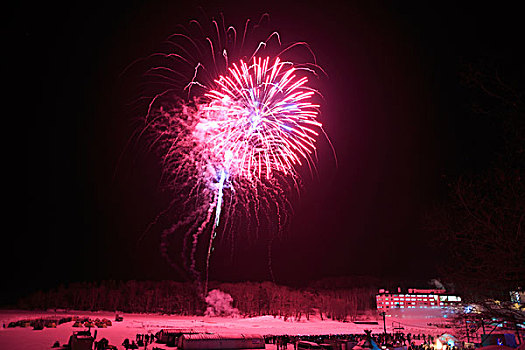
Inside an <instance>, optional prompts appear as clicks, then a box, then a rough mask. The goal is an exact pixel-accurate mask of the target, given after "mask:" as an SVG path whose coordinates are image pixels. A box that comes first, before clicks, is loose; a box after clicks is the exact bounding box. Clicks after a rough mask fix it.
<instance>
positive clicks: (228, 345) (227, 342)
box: [178, 333, 265, 349]
mask: <svg viewBox="0 0 525 350" xmlns="http://www.w3.org/2000/svg"><path fill="white" fill-rule="evenodd" d="M178 348H179V349H264V348H265V344H264V337H263V336H262V335H259V334H233V335H221V334H204V333H199V334H183V335H182V336H181V337H180V338H179V343H178Z"/></svg>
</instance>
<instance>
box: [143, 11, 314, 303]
mask: <svg viewBox="0 0 525 350" xmlns="http://www.w3.org/2000/svg"><path fill="white" fill-rule="evenodd" d="M265 18H266V16H263V17H262V19H265ZM221 19H222V18H221ZM211 23H212V31H211V34H210V35H204V33H205V32H206V30H205V29H203V27H202V26H201V25H200V24H199V23H198V22H196V21H192V22H190V26H189V29H185V30H184V31H183V33H180V34H174V35H172V36H171V37H170V38H169V39H168V40H167V41H166V46H167V50H166V52H165V53H156V54H154V55H151V56H150V57H149V60H150V61H154V62H155V63H154V65H153V67H152V68H149V69H148V70H147V71H146V74H145V76H146V77H147V78H148V82H147V86H148V87H149V88H151V87H152V86H153V89H152V90H154V91H155V93H154V94H150V95H149V97H148V96H145V97H144V98H146V99H147V101H148V110H147V113H146V118H145V123H146V125H145V127H143V128H142V133H145V134H147V135H149V137H150V138H151V145H152V146H154V148H156V149H157V150H158V151H159V152H160V155H161V158H162V166H163V183H164V184H165V185H166V186H167V187H169V188H170V189H171V190H173V191H174V192H173V193H174V202H173V203H176V205H177V206H178V208H179V209H180V210H181V212H182V213H183V215H184V218H183V219H182V220H180V221H179V222H177V223H176V224H175V225H173V226H172V227H170V228H169V229H167V230H165V231H164V233H163V235H162V241H163V243H162V248H161V251H162V253H163V255H164V256H165V257H166V258H167V259H168V261H170V262H172V263H173V260H172V259H171V257H170V255H169V249H168V246H169V243H168V238H169V237H171V236H172V235H173V234H175V233H176V232H181V231H182V232H185V234H184V239H183V243H182V255H183V257H185V258H183V260H182V261H183V264H184V268H185V269H186V270H187V271H189V272H190V273H191V274H192V276H193V277H194V278H195V279H196V280H197V281H201V280H202V279H204V288H203V291H204V295H206V292H207V283H208V273H209V263H210V257H211V254H212V252H213V249H214V240H215V238H216V237H217V233H218V232H219V231H221V232H227V231H229V232H230V233H231V234H232V235H233V232H235V229H234V225H235V220H233V219H232V218H233V217H234V216H238V217H247V218H250V220H253V221H254V222H255V224H254V227H255V228H257V227H259V224H260V220H267V221H268V222H275V220H276V221H277V223H276V226H277V227H278V230H280V229H281V228H282V227H283V225H285V224H286V223H287V221H288V219H289V213H290V211H291V204H290V202H289V200H288V198H287V194H288V193H289V192H290V190H292V189H294V188H298V187H299V186H300V176H299V173H298V169H299V167H301V166H303V165H304V164H306V165H307V166H308V167H309V168H310V169H312V167H315V162H314V160H315V149H316V148H315V143H316V140H317V138H318V136H319V134H320V132H321V133H322V124H321V123H320V122H319V120H318V118H317V116H318V112H319V107H320V106H319V104H317V103H316V102H314V101H316V100H318V97H319V94H318V93H317V91H316V90H315V89H313V88H312V87H310V86H309V77H311V76H312V75H316V73H317V72H318V71H320V69H319V67H318V66H317V65H316V64H315V57H314V56H313V54H311V51H310V50H309V48H308V46H307V45H306V44H304V43H295V44H292V45H290V46H287V47H284V48H283V47H282V45H281V42H280V37H279V35H278V34H277V33H276V32H273V33H271V34H270V35H268V36H266V37H265V40H262V41H256V42H255V45H254V46H252V49H251V50H250V49H249V44H248V42H249V41H250V37H251V36H253V33H254V32H255V29H257V28H258V27H259V26H260V24H261V21H260V22H259V23H258V24H257V25H255V26H252V27H250V21H247V22H246V25H245V27H244V32H243V35H242V38H241V37H240V36H239V37H238V35H237V31H236V29H235V28H234V27H228V28H226V27H225V26H224V20H222V22H220V21H219V22H217V21H211ZM252 41H253V40H252ZM275 47H276V48H277V50H275V49H273V48H275ZM298 48H303V49H305V50H304V51H305V52H307V53H308V54H309V55H308V59H311V58H313V62H300V63H296V62H294V61H293V60H290V59H283V58H282V57H283V56H286V54H288V53H290V52H291V51H293V50H292V49H298ZM246 52H249V55H246ZM261 213H266V214H263V215H262V216H266V217H265V218H263V217H262V216H261ZM269 213H272V214H273V215H274V216H275V218H270V217H269V216H270V214H269ZM228 226H229V230H228V229H227V227H228ZM205 237H208V238H205ZM203 239H204V241H205V242H206V244H205V248H202V247H201V245H202V243H200V242H201V241H203ZM232 241H233V240H232ZM199 251H202V254H204V255H205V266H204V268H203V269H204V273H205V276H204V278H202V276H201V272H200V271H201V270H202V268H201V269H199V266H198V259H197V256H198V255H199Z"/></svg>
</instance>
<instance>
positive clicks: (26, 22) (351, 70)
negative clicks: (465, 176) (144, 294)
mask: <svg viewBox="0 0 525 350" xmlns="http://www.w3.org/2000/svg"><path fill="white" fill-rule="evenodd" d="M363 3H366V4H362V3H361V4H358V3H357V2H355V3H354V2H353V1H341V2H334V1H319V2H301V3H299V2H293V1H287V0H281V1H269V2H268V1H265V2H258V3H255V4H253V3H252V2H248V1H245V2H233V1H232V2H227V1H225V2H220V1H217V2H212V1H205V2H192V1H186V2H181V1H167V2H159V1H148V2H141V1H112V2H107V3H106V2H99V3H94V2H84V3H79V4H76V5H73V4H70V5H68V6H66V7H62V6H59V5H54V4H49V3H45V4H43V3H38V4H37V3H35V4H31V3H21V4H19V5H17V6H14V7H13V8H11V9H7V10H6V11H5V16H7V20H6V21H5V23H7V25H8V28H7V33H8V39H7V42H8V44H7V50H6V55H4V57H3V59H2V60H3V61H4V64H3V67H2V71H3V72H4V74H3V75H4V79H5V80H4V81H5V83H6V85H7V86H8V87H9V90H10V91H9V92H8V93H7V95H4V96H3V97H4V98H3V100H4V103H3V105H4V107H5V111H6V115H4V119H5V120H7V121H8V123H7V124H6V126H4V135H5V137H6V140H9V142H8V146H7V148H6V153H8V157H7V158H8V159H10V161H9V163H10V166H8V167H7V169H8V171H9V172H10V173H11V174H12V175H14V178H13V179H12V180H10V181H9V182H8V183H6V184H5V185H6V187H7V191H6V192H8V193H9V194H10V195H9V197H10V199H9V200H8V203H10V204H9V206H10V207H11V208H10V210H9V211H8V217H7V220H6V225H5V226H6V228H5V229H4V232H3V241H4V244H3V259H2V266H3V268H2V274H3V280H4V281H7V282H8V283H7V284H8V285H10V286H11V287H9V288H8V289H7V291H6V292H5V293H4V296H5V300H13V298H15V297H18V296H20V295H22V294H24V293H26V292H28V291H31V290H35V289H40V288H49V287H54V286H56V285H58V284H59V283H67V282H71V281H83V280H101V279H169V278H177V275H176V274H175V272H174V271H172V270H171V269H170V268H169V267H168V265H167V264H166V263H165V262H164V261H163V259H162V258H161V257H160V254H159V252H158V251H159V249H158V235H159V234H160V232H161V230H162V228H163V227H162V225H161V224H160V225H158V226H156V227H154V228H153V229H152V230H151V231H150V232H148V233H147V234H146V235H145V236H144V237H143V238H142V239H140V237H141V235H142V234H143V233H144V230H145V228H146V227H147V225H148V224H149V223H150V222H151V221H152V220H153V219H154V218H155V216H156V215H157V214H158V213H159V212H160V211H161V210H162V209H164V208H165V207H166V205H167V203H168V202H169V196H168V194H167V193H163V192H161V191H160V190H159V187H158V184H159V176H160V168H159V166H158V164H157V159H156V158H155V156H154V155H153V154H148V153H147V152H146V151H144V150H141V149H140V148H137V147H131V148H126V142H127V140H128V139H129V137H130V136H131V134H132V133H133V131H134V125H136V124H134V121H133V120H132V119H131V116H130V114H129V113H126V108H125V106H123V103H124V100H125V96H123V93H122V91H123V90H125V87H123V86H122V80H121V79H119V74H120V73H121V72H122V71H123V70H124V68H125V67H126V66H127V65H128V64H130V63H131V62H132V61H134V60H135V59H137V58H139V57H144V56H146V55H148V54H150V53H152V52H154V51H155V49H156V48H158V45H159V43H160V42H161V41H162V40H163V39H165V38H166V37H167V36H169V35H170V34H172V33H174V32H175V31H176V30H177V25H178V24H185V23H187V22H188V21H189V20H190V19H193V18H197V17H199V14H200V12H199V10H198V6H199V5H200V6H202V7H203V8H204V10H205V11H206V13H207V14H208V15H209V16H210V17H213V16H216V15H217V14H218V13H219V12H223V13H224V16H225V18H226V22H227V23H233V24H236V25H242V24H243V23H244V21H245V20H246V19H247V18H252V19H257V18H259V17H260V15H261V14H263V13H265V12H267V13H269V14H270V18H271V23H272V25H273V26H274V27H275V28H277V29H278V30H279V32H280V33H281V37H282V39H283V40H284V41H285V42H293V41H307V42H308V43H309V44H310V46H311V48H312V49H313V50H314V52H315V53H316V55H317V59H318V62H319V64H320V65H321V66H322V67H323V68H324V69H325V70H326V72H327V73H328V76H329V77H328V79H324V80H323V81H321V82H320V84H321V89H322V93H323V95H324V96H325V99H326V102H325V103H324V105H323V106H322V115H321V120H322V122H323V123H324V125H325V129H326V131H327V133H328V135H329V136H330V139H331V141H332V143H333V145H334V147H335V149H336V152H337V159H338V166H336V165H335V163H334V160H333V157H332V156H331V151H330V149H329V147H328V145H327V143H326V142H321V143H320V146H319V147H320V149H319V157H320V161H319V172H318V175H317V176H316V177H315V178H313V179H306V181H305V182H306V184H305V189H304V192H303V194H302V198H301V200H300V201H299V202H298V203H297V205H296V207H295V214H294V219H293V223H292V227H291V230H290V232H289V233H288V234H287V235H286V236H285V237H283V238H281V239H279V240H277V241H275V243H274V247H273V251H272V267H273V271H274V274H275V277H276V280H277V282H278V283H302V282H304V281H308V280H313V279H318V278H321V277H326V276H338V275H356V274H360V275H372V276H375V277H378V278H388V279H400V280H406V279H430V278H432V277H434V276H435V273H436V265H437V264H439V258H436V257H435V255H439V252H436V251H434V250H433V249H432V247H431V246H429V244H428V242H429V241H430V240H429V238H430V237H428V234H426V233H425V232H424V231H422V230H421V228H420V227H421V219H422V216H423V214H424V213H425V212H426V211H427V210H429V209H430V208H431V207H432V206H433V205H434V204H435V203H437V202H438V201H440V200H442V199H443V198H444V197H445V192H444V191H445V189H446V186H444V185H445V183H446V181H445V180H444V179H443V175H447V176H453V175H456V174H460V173H470V172H476V171H480V170H481V169H483V168H484V167H487V166H489V164H490V162H491V161H492V160H493V159H494V157H495V151H496V150H497V149H498V147H499V145H500V143H501V139H500V135H499V133H498V126H497V125H492V124H489V123H488V122H487V121H484V120H483V119H481V118H475V117H474V116H473V115H472V113H470V109H469V106H468V102H469V101H468V93H466V92H465V89H464V88H463V87H462V86H461V85H460V83H459V72H460V71H461V67H462V64H463V63H469V62H474V63H476V62H479V61H483V62H491V63H494V62H495V63H496V64H498V65H500V66H504V67H505V66H506V65H509V66H510V65H511V64H512V67H518V70H517V71H516V74H517V75H521V76H522V77H523V74H524V67H523V64H521V65H519V64H518V65H517V66H516V65H515V64H516V63H520V62H524V61H525V60H523V53H522V52H521V46H522V43H521V42H520V40H521V39H522V34H523V26H522V24H521V22H522V19H521V18H520V12H519V11H518V10H517V8H514V7H512V6H502V5H498V6H488V5H480V4H479V3H476V4H475V6H471V5H467V4H463V5H458V4H455V3H454V2H450V3H446V2H445V3H444V2H431V3H421V2H412V1H410V2H400V1H392V2H388V1H385V2H382V1H372V2H363ZM199 18H202V17H199ZM4 25H5V24H4ZM5 77H7V78H5ZM7 125H9V126H7ZM123 152H124V156H123V157H122V158H120V157H121V155H122V154H123ZM11 157H12V160H11ZM119 159H120V161H119ZM11 193H13V196H12V199H11ZM168 222H169V219H168V218H164V221H163V224H167V223H168ZM11 223H12V225H10V224H11ZM224 255H225V256H229V253H225V254H224ZM218 256H219V257H221V255H220V253H219V254H218ZM217 260H220V259H217ZM267 265H268V256H267V240H266V239H264V237H263V239H261V240H259V241H256V240H253V239H243V235H242V234H238V235H237V242H236V251H235V254H234V259H233V261H226V262H222V261H212V266H213V268H212V278H215V279H220V280H244V279H254V280H267V279H269V278H270V277H269V272H268V267H267Z"/></svg>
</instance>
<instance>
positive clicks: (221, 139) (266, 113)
mask: <svg viewBox="0 0 525 350" xmlns="http://www.w3.org/2000/svg"><path fill="white" fill-rule="evenodd" d="M228 73H229V75H226V76H223V75H221V76H220V77H219V78H218V79H216V80H215V84H216V87H215V89H213V90H210V91H208V92H207V93H206V94H205V96H206V97H207V99H208V100H209V101H208V102H207V103H206V104H204V105H203V106H202V110H201V114H200V122H199V123H198V124H197V126H196V136H197V139H198V140H199V142H202V143H205V144H206V145H207V146H208V150H209V152H210V153H211V154H212V155H213V157H214V158H215V159H217V160H218V162H219V163H222V166H221V167H222V168H223V169H224V170H225V171H226V172H227V173H228V174H229V175H230V176H236V177H242V178H246V179H248V180H250V181H254V180H255V179H259V178H261V177H266V179H270V178H271V176H272V173H273V172H276V171H277V172H281V173H282V174H285V175H288V174H294V173H295V166H297V165H301V159H307V160H308V159H310V156H311V154H312V153H313V152H314V150H315V140H316V139H315V138H316V137H317V136H318V132H317V131H315V130H314V128H320V127H321V123H320V122H319V121H317V119H316V117H317V108H318V107H319V105H316V104H313V103H311V102H310V98H311V97H312V95H314V93H315V92H314V91H313V90H312V89H310V88H309V87H308V86H307V85H306V84H307V83H308V78H307V77H304V76H303V77H298V76H297V69H296V68H294V66H293V64H292V63H290V62H282V61H281V60H280V59H279V57H277V58H275V60H274V61H273V63H272V62H271V61H270V58H269V57H266V58H265V59H262V58H260V57H254V58H253V61H252V62H251V64H247V63H245V62H243V61H242V60H241V61H240V63H239V65H237V64H233V65H232V67H231V68H229V69H228Z"/></svg>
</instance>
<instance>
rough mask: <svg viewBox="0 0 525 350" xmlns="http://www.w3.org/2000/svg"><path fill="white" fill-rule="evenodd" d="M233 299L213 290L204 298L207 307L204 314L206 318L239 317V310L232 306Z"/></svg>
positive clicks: (228, 295) (226, 294)
mask: <svg viewBox="0 0 525 350" xmlns="http://www.w3.org/2000/svg"><path fill="white" fill-rule="evenodd" d="M232 302H233V298H232V296H231V295H230V294H228V293H224V292H223V291H221V290H219V289H213V290H211V291H210V292H209V293H208V296H207V297H206V303H207V304H208V307H207V308H206V312H205V313H204V314H205V315H206V316H229V317H236V316H239V310H238V309H237V308H235V307H233V306H232Z"/></svg>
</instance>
